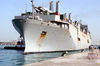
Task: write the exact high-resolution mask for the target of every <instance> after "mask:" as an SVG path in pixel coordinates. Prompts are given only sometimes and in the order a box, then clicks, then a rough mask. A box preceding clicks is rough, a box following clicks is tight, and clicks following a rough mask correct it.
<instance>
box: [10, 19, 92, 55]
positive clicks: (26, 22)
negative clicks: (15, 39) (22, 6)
mask: <svg viewBox="0 0 100 66" xmlns="http://www.w3.org/2000/svg"><path fill="white" fill-rule="evenodd" d="M12 22H13V25H14V27H15V29H16V30H17V31H18V32H19V33H20V35H22V36H23V38H24V40H25V51H24V53H30V52H54V51H70V50H79V49H84V48H88V47H89V45H90V43H91V39H90V36H87V34H85V33H83V32H82V31H78V28H76V27H74V26H73V25H72V24H68V25H69V26H68V27H67V28H60V27H56V26H54V25H53V24H48V23H47V22H41V21H37V20H33V19H14V20H12ZM79 33H80V34H79ZM78 37H79V38H78Z"/></svg>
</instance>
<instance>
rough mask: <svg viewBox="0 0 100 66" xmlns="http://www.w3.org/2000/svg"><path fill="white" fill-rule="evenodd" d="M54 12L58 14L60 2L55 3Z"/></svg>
mask: <svg viewBox="0 0 100 66" xmlns="http://www.w3.org/2000/svg"><path fill="white" fill-rule="evenodd" d="M56 12H57V13H60V1H58V2H56Z"/></svg>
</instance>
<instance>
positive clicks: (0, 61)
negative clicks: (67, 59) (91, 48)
mask: <svg viewBox="0 0 100 66" xmlns="http://www.w3.org/2000/svg"><path fill="white" fill-rule="evenodd" d="M5 46H6V45H0V66H22V65H25V64H30V63H35V62H40V61H44V60H49V59H53V58H57V57H61V54H62V52H56V53H38V54H28V55H23V52H24V51H23V50H8V49H4V47H5ZM86 51H87V50H86ZM79 52H80V51H74V52H69V53H68V54H66V55H70V54H74V53H79Z"/></svg>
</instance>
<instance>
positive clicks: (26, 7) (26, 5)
mask: <svg viewBox="0 0 100 66" xmlns="http://www.w3.org/2000/svg"><path fill="white" fill-rule="evenodd" d="M25 11H26V12H27V4H26V10H25Z"/></svg>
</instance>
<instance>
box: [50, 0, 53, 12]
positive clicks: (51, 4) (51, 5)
mask: <svg viewBox="0 0 100 66" xmlns="http://www.w3.org/2000/svg"><path fill="white" fill-rule="evenodd" d="M50 10H51V11H52V12H53V1H51V2H50Z"/></svg>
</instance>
